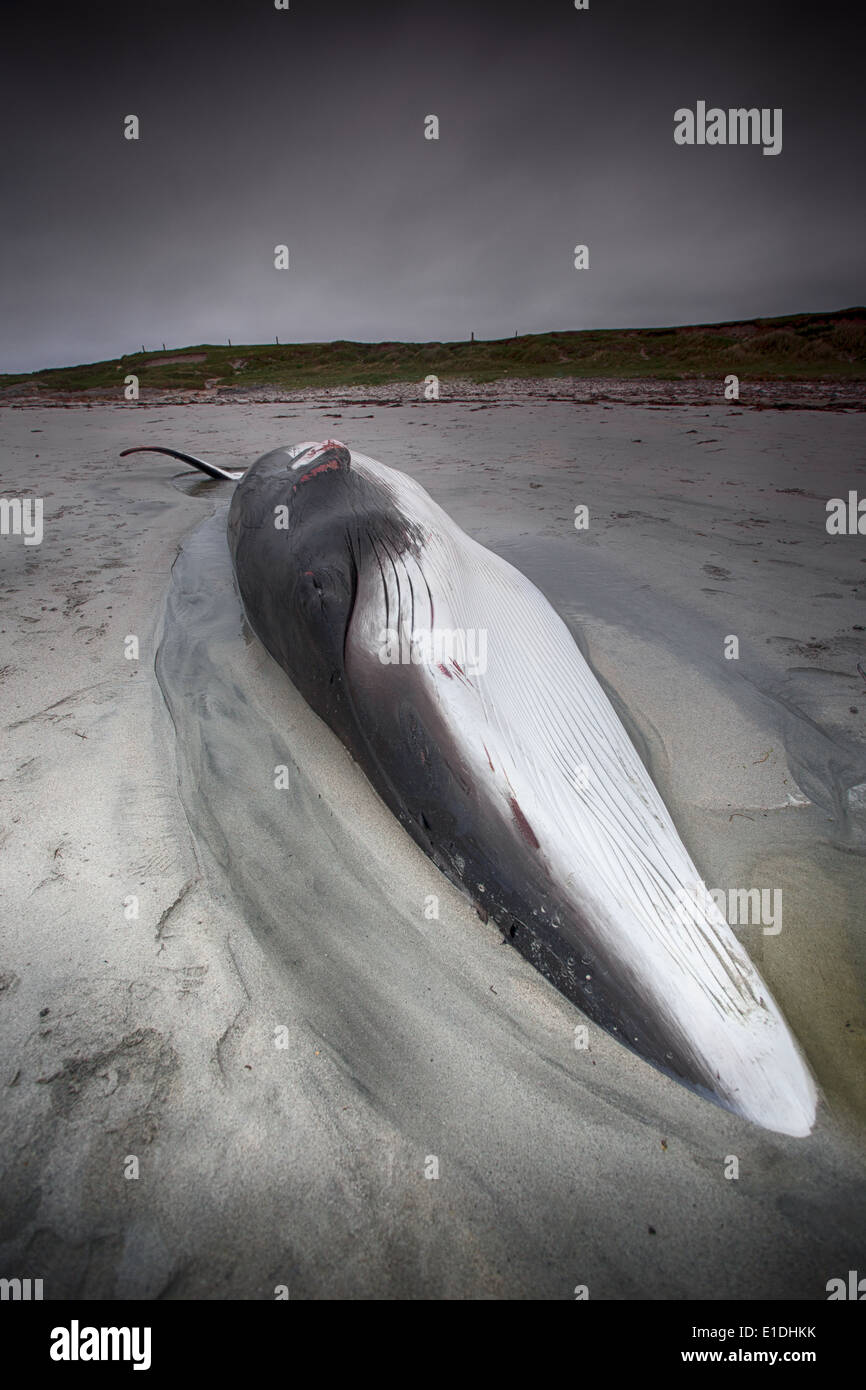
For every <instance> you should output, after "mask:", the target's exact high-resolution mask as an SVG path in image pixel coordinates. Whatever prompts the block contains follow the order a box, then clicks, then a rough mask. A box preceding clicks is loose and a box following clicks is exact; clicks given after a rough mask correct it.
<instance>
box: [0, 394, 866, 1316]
mask: <svg viewBox="0 0 866 1390" xmlns="http://www.w3.org/2000/svg"><path fill="white" fill-rule="evenodd" d="M329 435H333V436H336V437H338V438H342V439H344V440H346V442H347V443H349V444H351V445H353V446H355V447H358V448H360V449H361V450H363V451H364V452H367V453H370V454H372V455H374V456H375V457H377V458H380V459H381V460H382V461H383V462H384V463H388V464H392V465H394V466H396V467H398V468H402V469H405V470H406V471H407V472H409V473H411V474H413V476H415V477H417V478H418V480H419V481H420V482H421V483H422V484H423V485H424V486H425V487H427V488H428V490H429V491H430V492H431V493H432V495H433V496H434V497H435V498H436V499H437V501H439V502H440V503H441V504H442V505H443V506H444V507H445V508H446V509H447V510H448V511H449V512H450V513H451V514H452V516H453V517H454V519H455V520H456V521H457V522H458V523H459V524H460V525H462V526H463V527H464V528H465V529H466V530H467V531H469V532H470V533H471V534H472V535H474V536H475V537H476V538H477V539H479V540H480V541H482V542H483V543H484V544H486V545H488V546H490V547H491V548H492V549H495V550H497V551H499V552H500V553H502V554H503V555H505V556H506V558H508V559H510V560H511V561H512V562H513V563H515V564H517V565H518V566H519V567H520V568H522V569H523V570H524V571H525V572H526V573H527V574H528V575H529V576H530V578H532V579H533V580H534V582H535V583H537V584H538V585H539V587H541V588H542V589H543V590H544V591H545V592H546V593H547V595H548V597H549V598H550V600H551V602H552V603H553V604H554V606H555V607H556V608H557V609H558V611H559V612H560V613H561V614H562V615H563V617H564V618H565V620H566V621H567V622H569V624H570V625H571V626H572V630H573V631H574V633H575V636H576V638H577V640H578V641H579V642H580V643H581V646H582V648H583V650H584V651H585V653H586V655H587V656H588V658H589V659H590V661H591V662H592V664H593V666H594V668H595V670H596V671H597V673H598V674H599V676H600V678H601V679H602V680H603V682H604V683H605V685H606V688H607V689H608V692H609V693H610V694H611V695H612V697H613V698H614V699H615V701H616V703H617V707H618V708H619V709H620V711H621V714H622V716H623V718H624V720H625V722H626V724H627V727H628V728H629V732H630V733H631V734H632V737H633V738H634V740H635V742H636V743H637V745H638V747H639V749H640V751H641V753H642V755H643V756H644V757H645V759H646V761H647V762H648V765H649V766H650V769H651V771H652V773H653V776H654V777H655V779H656V781H657V783H658V784H659V786H660V788H661V790H662V794H663V795H664V797H665V799H666V801H667V804H668V806H669V808H670V810H671V812H672V814H673V817H674V820H675V821H676V823H677V825H678V827H679V829H680V832H681V834H682V836H683V838H684V840H685V842H686V844H687V845H688V847H689V849H690V850H691V852H692V853H693V855H694V857H695V859H696V861H697V863H698V865H699V867H700V868H701V869H702V871H703V873H704V875H705V877H706V879H707V882H708V883H709V884H710V886H711V887H717V886H718V887H720V888H729V887H730V888H734V887H737V888H739V887H742V888H750V887H758V888H762V887H767V888H770V889H773V888H776V889H780V890H781V891H782V895H783V903H784V917H783V927H782V930H781V931H780V932H779V933H778V934H777V935H769V934H766V933H764V932H763V931H762V930H761V927H760V925H746V926H743V927H741V928H740V927H738V928H737V930H738V934H740V935H741V939H742V940H743V941H744V943H745V945H746V946H747V949H748V950H749V952H750V954H751V955H752V957H753V959H755V960H756V962H757V964H758V966H759V968H760V970H761V972H762V974H763V975H764V978H765V979H766V981H767V983H768V984H769V986H770V988H771V989H772V991H773V992H774V994H775V996H776V998H777V999H778V1001H779V1003H780V1004H781V1006H782V1008H783V1010H784V1011H785V1013H786V1015H787V1017H788V1019H789V1021H790V1023H791V1026H792V1028H793V1030H794V1032H795V1034H796V1035H797V1037H798V1039H799V1040H800V1042H801V1045H802V1046H803V1048H804V1050H805V1052H806V1054H807V1056H808V1058H809V1060H810V1063H811V1065H812V1067H813V1069H814V1071H815V1074H816V1077H817V1079H818V1083H819V1087H820V1090H821V1095H822V1102H821V1106H820V1108H819V1117H818V1123H817V1125H816V1129H815V1132H814V1134H813V1135H812V1136H811V1137H810V1138H809V1139H806V1140H794V1139H783V1138H780V1137H779V1136H775V1135H772V1134H770V1133H768V1132H765V1131H762V1130H760V1129H757V1128H755V1127H753V1126H749V1125H748V1124H746V1123H745V1122H743V1121H740V1120H738V1119H736V1118H735V1117H734V1116H731V1115H729V1114H727V1113H726V1112H723V1111H721V1110H719V1109H717V1108H715V1107H712V1106H710V1105H708V1104H707V1103H706V1102H704V1101H702V1100H700V1099H699V1098H697V1097H695V1096H693V1095H691V1094H689V1093H688V1092H686V1091H685V1090H683V1089H682V1088H681V1087H678V1086H676V1085H675V1084H674V1083H673V1082H671V1081H669V1080H667V1079H666V1078H664V1077H662V1076H660V1075H658V1074H656V1073H655V1072H653V1071H652V1070H651V1069H650V1068H648V1067H647V1066H646V1065H645V1064H643V1063H642V1062H640V1061H639V1060H638V1059H637V1058H635V1057H632V1056H631V1055H630V1054H628V1053H627V1052H625V1050H624V1049H623V1048H621V1047H619V1046H618V1045H617V1044H616V1043H615V1042H613V1041H612V1040H611V1039H610V1038H608V1037H607V1036H606V1035H604V1034H603V1033H601V1032H599V1031H598V1030H597V1029H595V1028H590V1046H589V1048H588V1049H587V1050H585V1051H582V1050H580V1051H579V1050H576V1049H575V1047H574V1029H575V1026H576V1025H579V1024H580V1023H581V1022H582V1019H581V1015H579V1014H578V1013H577V1011H576V1010H574V1009H573V1008H572V1006H571V1005H570V1004H568V1002H567V1001H566V1000H564V999H563V998H562V997H561V996H559V995H558V994H557V993H556V992H555V991H553V990H552V989H551V988H550V987H549V986H548V985H547V984H546V982H545V981H544V980H543V979H542V978H541V977H540V976H539V975H538V974H537V973H536V972H535V971H534V970H533V969H532V968H531V967H530V966H529V965H528V964H527V963H526V962H525V961H523V960H522V959H521V958H520V957H519V956H518V955H517V954H516V952H514V951H513V950H511V949H510V948H508V947H506V946H504V945H503V944H501V939H500V936H499V933H498V932H497V931H496V930H495V929H494V928H493V926H492V924H490V925H483V924H482V923H481V922H480V920H479V919H478V917H477V916H476V915H475V913H474V911H473V910H472V908H471V906H470V905H469V904H468V903H467V902H466V901H465V900H464V899H463V898H462V897H461V896H460V895H459V894H458V893H457V892H456V891H455V890H454V889H452V888H451V887H450V886H449V885H448V884H447V883H446V882H445V881H444V880H443V879H442V878H441V876H439V875H438V873H437V872H436V870H435V869H434V868H433V866H432V865H431V864H430V863H429V861H427V860H426V859H425V857H424V856H423V855H422V854H421V853H420V852H419V851H418V850H417V849H416V848H415V847H414V846H413V845H412V844H411V842H410V841H409V840H408V838H407V837H406V836H405V835H404V834H403V832H402V831H401V830H400V829H399V827H398V826H397V824H396V822H394V820H393V818H392V817H390V815H389V814H388V813H387V812H386V811H385V809H384V807H383V806H382V805H381V803H380V802H379V801H378V800H377V798H376V797H375V796H374V794H373V793H372V791H371V790H370V788H369V787H368V785H367V783H366V781H365V779H364V778H363V776H362V775H361V774H360V772H359V771H358V770H357V768H356V767H355V766H354V764H353V763H352V761H351V759H350V758H349V757H348V755H347V754H346V753H345V751H344V750H343V749H342V747H341V746H340V745H339V743H338V742H337V741H336V740H335V739H334V737H333V736H332V735H331V734H330V732H329V731H328V730H327V729H325V728H324V726H323V725H322V724H321V723H320V722H319V721H318V719H317V718H316V717H315V716H314V715H313V714H312V713H311V711H309V709H308V708H307V707H306V706H305V705H304V703H303V701H302V700H301V699H300V697H299V696H298V695H297V694H296V692H295V691H294V690H293V689H292V688H291V686H290V685H289V683H288V682H287V680H286V678H285V677H284V676H283V674H282V672H281V671H280V670H279V669H278V668H277V667H276V666H275V665H274V664H273V663H272V662H271V660H270V658H268V657H267V655H266V654H265V653H264V652H263V651H262V649H261V648H260V647H259V645H258V644H257V643H256V642H255V640H254V639H252V638H251V637H250V636H249V634H248V633H246V632H245V630H244V626H243V622H242V615H241V613H240V609H239V606H238V601H237V598H236V595H235V593H234V588H233V584H232V579H231V573H230V567H229V565H228V558H227V554H226V551H225V547H224V543H223V535H222V527H223V517H222V516H221V514H220V511H221V509H222V508H223V507H224V505H225V501H226V491H225V488H224V487H223V485H221V484H212V483H210V482H208V481H207V480H205V479H203V478H201V477H200V476H199V475H192V474H186V473H184V472H182V471H181V470H179V468H178V467H177V466H176V465H175V464H173V463H172V462H171V461H170V460H168V459H160V458H158V457H155V456H154V457H148V456H146V455H141V456H135V457H132V458H130V459H127V460H118V459H117V457H116V456H117V453H118V451H119V449H121V448H123V447H126V446H128V445H131V444H134V443H138V442H153V443H157V442H158V443H165V444H172V445H174V446H175V447H179V448H183V449H188V450H190V451H191V452H193V453H199V454H201V455H203V456H204V457H207V458H210V459H211V460H212V461H213V462H215V463H218V464H221V465H223V466H228V467H231V466H235V467H237V466H243V465H244V464H246V463H248V462H251V461H252V460H253V459H254V458H255V457H256V456H257V455H258V454H259V453H262V452H264V451H265V450H266V449H267V448H270V447H274V446H275V445H276V444H278V443H282V442H291V441H293V440H300V439H306V438H311V439H312V438H325V437H327V436H329ZM0 437H2V440H3V489H2V492H3V495H4V496H9V495H23V494H25V493H27V492H28V491H30V492H32V493H33V494H34V495H39V496H42V497H44V499H45V537H44V540H43V543H42V545H41V546H34V547H25V546H24V545H23V542H22V540H21V538H20V537H6V538H3V539H2V541H0V562H2V565H3V592H2V603H3V608H2V618H0V628H2V632H0V638H2V642H3V655H2V661H0V668H2V669H0V676H2V683H0V699H2V718H3V723H4V726H5V730H6V738H5V740H4V754H3V771H2V778H3V781H2V788H0V791H2V817H0V827H2V828H0V835H2V836H3V855H2V876H3V899H4V902H5V904H6V913H5V914H4V918H5V921H4V929H3V946H2V954H0V976H2V978H0V986H2V988H0V1056H2V1070H0V1095H2V1098H3V1104H2V1117H0V1146H2V1165H3V1190H4V1196H5V1201H4V1215H3V1220H2V1224H0V1266H2V1269H0V1272H2V1273H4V1274H5V1275H7V1276H12V1275H16V1274H17V1275H19V1276H20V1277H26V1276H28V1275H30V1276H31V1277H41V1278H43V1279H44V1280H45V1292H46V1296H47V1297H67V1296H72V1295H78V1296H84V1297H96V1296H103V1297H116V1298H126V1297H144V1298H152V1297H168V1298H191V1297H211V1298H223V1297H245V1298H272V1297H273V1296H274V1288H275V1286H276V1285H279V1284H285V1285H288V1287H289V1289H290V1293H291V1296H292V1297H298V1298H305V1297H319V1298H327V1297H449V1298H458V1297H459V1298H463V1297H470V1298H476V1297H480V1298H489V1297H493V1298H499V1297H504V1298H571V1297H573V1290H574V1287H575V1286H576V1285H578V1284H585V1285H587V1286H588V1288H589V1293H590V1297H591V1298H678V1299H682V1298H704V1299H708V1298H717V1297H734V1298H792V1299H813V1298H819V1299H820V1298H823V1297H825V1296H826V1295H825V1285H826V1282H827V1280H828V1279H830V1278H831V1277H833V1276H835V1275H839V1274H842V1275H844V1274H845V1272H846V1271H847V1270H848V1269H849V1268H856V1267H857V1262H858V1259H860V1261H861V1264H862V1241H863V1236H864V1231H866V1222H864V1196H863V1193H864V1187H863V1170H864V1151H866V1098H864V1087H863V1075H864V1064H866V1043H864V1038H866V1033H864V1008H863V980H864V975H866V959H864V958H866V940H864V937H866V933H864V921H863V912H862V902H863V899H864V887H866V882H864V856H863V850H864V845H866V836H864V828H866V736H864V715H866V678H864V677H863V675H862V673H861V671H860V670H859V669H858V661H859V663H860V666H862V667H863V668H864V669H866V641H864V639H866V631H864V630H863V629H864V628H866V607H864V605H863V599H864V598H866V570H864V569H863V565H864V562H866V543H864V538H862V537H857V536H851V537H830V536H828V535H827V532H826V529H825V525H824V521H825V508H824V504H825V501H826V499H827V498H828V497H832V496H842V497H844V496H847V492H848V490H849V488H851V489H856V488H858V487H859V488H861V489H864V483H863V477H864V473H866V467H864V464H863V463H862V461H861V460H862V457H863V424H862V415H858V414H845V413H839V412H836V413H830V412H824V411H820V412H819V411H816V410H801V411H795V410H790V409H788V410H785V411H776V410H769V409H767V410H761V411H755V410H749V409H740V408H739V407H738V406H737V405H736V404H726V405H723V406H719V405H716V406H711V405H707V404H705V403H704V404H699V405H691V406H689V405H682V404H677V405H672V406H669V407H665V406H663V405H660V404H659V403H658V402H656V403H654V404H652V405H623V404H611V403H610V402H603V401H597V402H596V403H595V404H583V405H577V404H573V403H568V402H556V401H540V400H539V401H527V400H523V401H522V402H520V403H518V404H514V403H512V404H506V403H502V402H497V401H495V400H489V401H488V402H487V403H486V405H485V408H484V410H483V411H479V410H478V409H477V408H476V407H475V406H474V405H473V404H463V405H457V404H449V403H448V402H447V401H444V400H443V401H440V402H438V403H424V404H418V403H417V402H416V403H414V404H413V403H405V404H402V405H396V406H391V405H377V404H375V403H374V402H373V401H368V402H363V401H360V402H358V403H357V404H355V405H348V404H346V405H344V406H343V408H342V409H336V410H335V409H334V406H333V402H326V403H325V404H324V405H321V406H319V407H317V408H313V407H311V406H310V405H309V404H308V403H305V402H304V401H297V402H289V403H286V402H283V403H281V404H279V403H274V404H272V405H268V404H261V403H259V404H254V403H250V402H244V403H235V404H230V405H227V404H223V405H220V406H215V405H208V404H200V405H196V406H186V407H183V406H176V405H171V406H162V407H159V408H152V407H150V406H149V405H139V406H137V407H136V406H93V407H92V408H89V409H82V408H70V409H40V408H35V407H28V408H27V409H20V410H15V409H3V410H2V411H0ZM37 454H38V455H39V457H38V458H36V457H35V456H36V455H37ZM579 504H586V505H587V506H588V507H589V514H590V525H589V529H588V530H587V531H580V532H579V531H576V530H575V527H574V509H575V507H576V506H577V505H579ZM179 548H180V555H179V558H178V560H177V563H176V564H175V566H174V569H173V570H172V564H173V562H174V560H175V556H176V555H177V552H178V549H179ZM731 634H734V635H736V636H737V637H738V638H739V644H740V656H739V659H738V660H736V661H728V660H726V659H725V656H724V647H725V639H726V637H728V636H729V635H731ZM129 635H136V636H137V637H138V639H139V657H138V660H128V659H127V658H126V657H125V655H124V642H125V638H126V637H127V636H129ZM155 664H156V667H157V671H158V676H159V680H157V676H156V673H155V669H154V668H155ZM278 764H285V765H286V766H288V768H289V773H290V775H289V787H288V789H286V790H279V791H278V790H277V789H275V787H274V784H273V769H274V767H275V766H276V765H278ZM434 894H435V895H437V896H438V898H439V914H440V915H439V918H438V920H430V919H428V918H426V917H425V915H424V907H425V901H426V900H427V899H428V898H429V896H430V895H434ZM130 895H135V896H136V897H137V898H138V900H139V902H138V917H137V918H132V919H131V920H130V919H128V918H127V916H126V915H125V913H124V901H125V900H128V898H129V897H130ZM127 910H128V909H127ZM44 1010H47V1012H43V1011H44ZM278 1029H280V1030H285V1031H281V1032H279V1033H277V1032H276V1031H275V1030H278ZM278 1042H279V1043H280V1044H285V1045H281V1046H277V1045H276V1044H277V1043H278ZM131 1155H134V1156H136V1157H137V1158H138V1160H139V1177H138V1178H137V1179H130V1178H126V1177H125V1176H124V1170H125V1168H126V1169H127V1170H128V1168H129V1164H128V1158H129V1156H131ZM732 1155H733V1156H736V1157H737V1158H738V1160H739V1177H738V1178H737V1179H736V1180H731V1179H728V1178H726V1177H725V1169H726V1166H727V1167H728V1168H730V1164H729V1157H730V1156H732ZM434 1157H435V1158H436V1159H437V1160H438V1170H439V1176H438V1178H436V1179H431V1178H427V1177H425V1169H426V1170H427V1171H428V1172H429V1171H431V1170H432V1165H431V1162H430V1160H431V1159H432V1158H434ZM650 1228H652V1229H650Z"/></svg>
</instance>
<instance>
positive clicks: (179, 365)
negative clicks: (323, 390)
mask: <svg viewBox="0 0 866 1390" xmlns="http://www.w3.org/2000/svg"><path fill="white" fill-rule="evenodd" d="M431 372H432V373H435V374H436V375H437V376H438V377H441V378H443V379H447V378H449V377H451V378H454V377H464V378H469V379H470V380H473V381H478V382H485V381H495V380H497V379H498V378H501V377H634V378H640V377H643V378H655V379H658V380H668V381H676V380H680V379H682V378H685V377H720V376H724V375H726V374H727V373H728V372H735V373H737V374H738V375H741V376H745V377H752V378H753V379H754V378H758V379H761V380H764V381H767V380H793V381H807V380H813V381H814V380H849V381H850V380H863V379H864V378H866V308H853V309H840V310H837V311H834V312H833V313H827V314H791V315H789V316H788V317H786V318H774V319H750V320H747V321H744V322H740V323H717V324H701V325H698V326H695V327H684V328H637V329H605V330H594V329H593V330H587V331H583V332H567V333H566V332H563V333H538V334H530V335H526V336H524V337H519V338H499V339H493V340H491V341H478V342H459V343H351V342H335V343H293V344H285V345H276V344H273V345H264V344H257V345H252V346H249V345H242V344H236V345H234V346H232V347H228V346H225V347H218V346H214V345H213V344H210V343H203V344H201V345H200V346H198V347H189V348H176V349H172V350H170V351H168V352H165V351H162V350H160V351H159V352H135V353H131V354H129V355H128V356H125V357H122V358H120V359H119V360H114V361H111V362H91V363H86V364H84V365H82V366H78V367H52V368H46V369H44V370H42V371H38V372H29V373H21V374H19V375H15V374H9V375H0V389H2V388H3V387H7V388H8V387H12V388H14V387H24V388H28V387H29V388H32V387H34V386H35V387H36V388H37V389H38V390H45V391H51V392H56V391H61V392H67V391H73V392H74V391H86V390H99V389H106V388H107V389H110V390H112V391H115V390H117V388H118V386H119V385H121V384H122V380H123V377H124V376H126V375H127V374H129V373H134V374H135V375H136V376H138V378H139V381H140V384H141V386H142V387H143V388H147V387H155V388H159V389H166V388H171V387H174V388H179V389H186V390H197V389H201V388H203V387H205V386H236V387H242V388H252V387H256V386H275V387H278V388H282V389H285V390H291V389H297V388H304V387H316V386H349V385H380V384H382V383H384V382H390V381H414V380H421V379H422V378H423V377H425V376H427V375H428V374H429V373H431Z"/></svg>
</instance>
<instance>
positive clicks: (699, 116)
mask: <svg viewBox="0 0 866 1390" xmlns="http://www.w3.org/2000/svg"><path fill="white" fill-rule="evenodd" d="M674 140H675V142H676V143H677V144H678V145H763V147H764V154H781V153H782V108H781V106H776V107H774V108H773V109H770V107H769V106H762V107H760V109H759V108H758V107H757V106H751V107H748V108H747V107H745V106H738V107H733V106H732V107H730V108H729V109H728V110H727V111H725V110H723V109H722V107H720V106H710V107H709V108H708V107H707V103H706V102H705V101H699V102H698V103H697V105H696V107H695V110H694V111H692V109H691V108H690V107H688V106H680V107H679V108H678V109H677V110H676V111H675V112H674Z"/></svg>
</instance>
